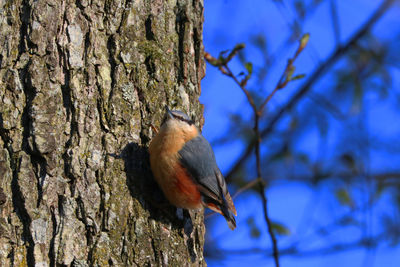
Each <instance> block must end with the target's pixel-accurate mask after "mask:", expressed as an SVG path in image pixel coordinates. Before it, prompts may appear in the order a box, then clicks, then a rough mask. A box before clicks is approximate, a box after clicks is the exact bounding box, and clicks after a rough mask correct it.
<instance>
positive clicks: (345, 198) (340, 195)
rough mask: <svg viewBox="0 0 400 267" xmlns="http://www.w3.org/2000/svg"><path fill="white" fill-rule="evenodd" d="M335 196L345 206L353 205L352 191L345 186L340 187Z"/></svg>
mask: <svg viewBox="0 0 400 267" xmlns="http://www.w3.org/2000/svg"><path fill="white" fill-rule="evenodd" d="M335 196H336V198H337V200H338V201H339V203H340V204H342V205H344V206H349V207H353V200H352V198H351V196H350V193H349V191H348V190H346V189H345V188H339V189H337V190H336V191H335Z"/></svg>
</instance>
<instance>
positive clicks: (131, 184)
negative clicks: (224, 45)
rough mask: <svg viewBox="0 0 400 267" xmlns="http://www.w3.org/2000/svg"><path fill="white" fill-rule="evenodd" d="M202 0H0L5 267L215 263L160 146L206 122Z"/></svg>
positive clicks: (0, 193) (0, 220) (0, 200)
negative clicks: (163, 125)
mask: <svg viewBox="0 0 400 267" xmlns="http://www.w3.org/2000/svg"><path fill="white" fill-rule="evenodd" d="M202 12H203V2H202V1H201V0H193V1H184V0H171V1H166V0H154V1H150V0H146V1H139V0H136V1H132V0H125V1H124V0H106V1H103V0H91V1H89V0H74V1H72V0H68V1H66V0H65V1H54V0H47V1H46V0H36V1H33V0H13V1H11V0H0V29H1V31H0V68H1V69H0V214H1V216H0V266H27V265H28V266H34V265H36V266H58V265H61V266H108V265H115V266H135V265H138V266H167V265H169V266H186V265H196V266H197V265H205V262H204V258H203V252H202V251H203V242H204V238H203V236H204V225H203V223H202V221H203V215H202V213H201V212H199V213H191V214H189V213H188V212H187V211H181V210H176V209H175V208H173V207H171V206H170V205H167V204H166V202H165V199H164V198H163V196H162V193H161V192H160V190H159V189H158V187H157V185H156V184H155V183H154V181H153V178H152V175H151V172H150V169H149V163H148V152H147V146H148V144H149V141H150V140H151V137H152V135H153V134H154V133H153V132H152V130H151V127H150V125H151V124H153V125H155V126H158V125H159V124H160V121H161V119H162V116H163V114H164V108H165V106H166V105H168V106H169V107H175V108H179V109H181V110H184V111H187V112H188V113H189V115H190V116H192V117H193V118H195V119H197V121H200V118H201V110H202V108H201V105H200V104H199V102H198V97H199V94H200V79H201V78H202V77H203V76H204V62H203V59H202V58H203V57H202V53H203V48H202V23H203V14H202Z"/></svg>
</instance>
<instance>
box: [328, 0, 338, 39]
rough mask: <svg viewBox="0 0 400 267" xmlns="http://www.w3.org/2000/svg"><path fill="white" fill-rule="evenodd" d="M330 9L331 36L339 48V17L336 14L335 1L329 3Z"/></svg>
mask: <svg viewBox="0 0 400 267" xmlns="http://www.w3.org/2000/svg"><path fill="white" fill-rule="evenodd" d="M330 8H331V18H332V25H333V34H334V36H335V42H336V46H339V45H340V25H339V15H338V12H337V3H336V0H331V1H330Z"/></svg>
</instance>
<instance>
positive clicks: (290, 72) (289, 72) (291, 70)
mask: <svg viewBox="0 0 400 267" xmlns="http://www.w3.org/2000/svg"><path fill="white" fill-rule="evenodd" d="M295 70H296V67H295V66H293V65H291V66H289V68H288V70H287V73H286V80H287V81H291V80H292V76H293V73H294V71H295Z"/></svg>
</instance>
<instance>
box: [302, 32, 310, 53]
mask: <svg viewBox="0 0 400 267" xmlns="http://www.w3.org/2000/svg"><path fill="white" fill-rule="evenodd" d="M309 40H310V34H309V33H306V34H304V35H303V36H302V37H301V39H300V49H301V50H303V49H304V48H305V47H306V45H307V43H308V41H309Z"/></svg>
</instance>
